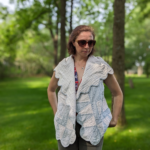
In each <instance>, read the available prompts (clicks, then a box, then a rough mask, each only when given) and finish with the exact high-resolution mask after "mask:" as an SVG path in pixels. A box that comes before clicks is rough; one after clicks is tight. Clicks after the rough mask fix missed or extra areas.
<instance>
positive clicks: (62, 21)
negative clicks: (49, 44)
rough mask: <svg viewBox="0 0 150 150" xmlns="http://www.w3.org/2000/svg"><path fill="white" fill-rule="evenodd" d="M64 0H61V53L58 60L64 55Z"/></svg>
mask: <svg viewBox="0 0 150 150" xmlns="http://www.w3.org/2000/svg"><path fill="white" fill-rule="evenodd" d="M65 24H66V0H61V42H60V43H61V44H60V45H61V53H60V60H62V59H63V58H65V56H66V30H65Z"/></svg>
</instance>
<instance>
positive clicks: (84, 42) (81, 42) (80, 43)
mask: <svg viewBox="0 0 150 150" xmlns="http://www.w3.org/2000/svg"><path fill="white" fill-rule="evenodd" d="M78 44H79V46H81V47H83V46H85V45H86V41H85V40H80V41H78Z"/></svg>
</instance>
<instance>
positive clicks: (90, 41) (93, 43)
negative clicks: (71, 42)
mask: <svg viewBox="0 0 150 150" xmlns="http://www.w3.org/2000/svg"><path fill="white" fill-rule="evenodd" d="M77 43H78V44H79V46H80V47H85V46H86V43H88V46H89V47H93V46H94V45H95V43H96V41H95V40H89V41H86V40H78V41H77Z"/></svg>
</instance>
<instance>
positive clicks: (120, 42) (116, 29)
mask: <svg viewBox="0 0 150 150" xmlns="http://www.w3.org/2000/svg"><path fill="white" fill-rule="evenodd" d="M113 7H114V24H113V57H112V67H113V69H114V74H115V77H116V79H117V81H118V83H119V85H120V87H121V89H122V92H123V93H124V79H125V75H124V70H125V64H124V56H125V50H124V49H125V48H124V25H125V21H124V20H125V0H115V1H114V6H113ZM113 101H114V99H113V98H112V105H113V103H114V102H113ZM112 111H113V107H112ZM125 124H126V117H125V108H124V100H123V105H122V110H121V114H120V117H119V120H118V125H119V126H123V125H125Z"/></svg>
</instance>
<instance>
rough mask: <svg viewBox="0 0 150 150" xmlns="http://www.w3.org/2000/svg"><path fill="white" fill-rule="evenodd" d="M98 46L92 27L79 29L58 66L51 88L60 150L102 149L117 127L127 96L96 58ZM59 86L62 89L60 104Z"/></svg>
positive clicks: (107, 67)
mask: <svg viewBox="0 0 150 150" xmlns="http://www.w3.org/2000/svg"><path fill="white" fill-rule="evenodd" d="M95 43H96V41H95V34H94V32H93V30H92V28H91V27H89V26H85V25H80V26H78V27H76V28H75V29H74V30H73V31H72V33H71V35H70V37H69V42H68V52H69V54H70V56H69V57H67V58H64V59H63V60H62V61H61V62H59V64H58V65H57V66H56V68H55V69H54V73H53V76H52V78H51V81H50V84H49V86H48V89H47V92H48V98H49V102H50V104H51V106H52V109H53V112H54V115H55V117H54V124H55V130H56V139H57V140H58V149H59V150H78V149H79V150H102V145H103V136H104V133H105V132H106V129H107V128H108V127H114V126H116V124H117V120H118V116H119V113H120V111H121V107H122V103H123V94H122V91H121V89H120V87H119V85H118V83H117V81H116V79H115V77H114V75H113V69H112V68H111V67H110V66H109V65H108V64H107V63H106V62H105V61H104V60H103V59H102V58H101V57H99V56H97V57H95V56H94V55H93V53H94V45H95ZM103 82H104V83H105V84H106V85H107V86H108V88H109V89H110V91H111V93H112V95H113V97H114V105H113V113H112V114H111V112H110V109H109V108H108V105H107V102H106V100H105V97H104V85H103ZM58 86H60V87H61V89H60V90H59V92H58V104H57V98H56V93H55V90H56V89H57V87H58Z"/></svg>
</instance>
